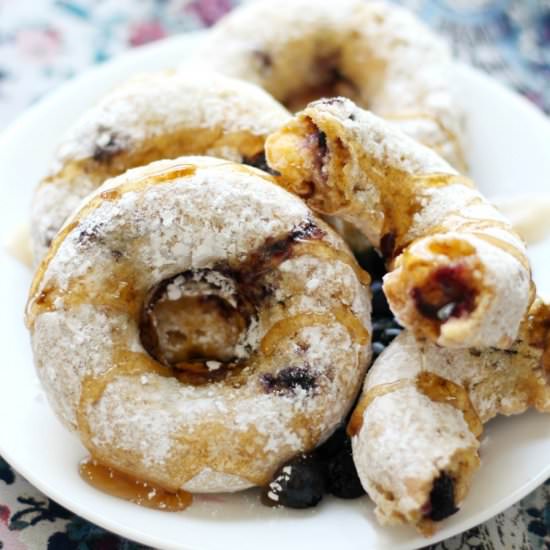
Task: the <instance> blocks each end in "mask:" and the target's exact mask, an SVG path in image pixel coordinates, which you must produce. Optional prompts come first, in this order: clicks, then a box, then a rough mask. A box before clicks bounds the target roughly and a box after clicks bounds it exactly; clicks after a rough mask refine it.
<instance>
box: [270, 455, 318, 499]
mask: <svg viewBox="0 0 550 550" xmlns="http://www.w3.org/2000/svg"><path fill="white" fill-rule="evenodd" d="M324 493H325V479H324V475H323V465H322V464H321V463H320V462H319V461H318V460H317V459H316V458H315V457H314V456H312V455H300V456H299V457H297V458H295V459H294V460H291V461H290V462H287V463H286V464H285V465H283V466H282V467H281V468H280V469H279V470H278V471H277V473H276V474H275V475H274V476H273V479H272V480H271V481H270V483H269V484H268V485H267V487H265V488H264V490H263V493H262V498H263V501H264V502H265V503H266V504H268V505H270V506H286V507H287V508H311V507H313V506H317V504H319V502H320V501H321V499H322V498H323V495H324Z"/></svg>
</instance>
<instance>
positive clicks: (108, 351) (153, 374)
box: [27, 157, 370, 492]
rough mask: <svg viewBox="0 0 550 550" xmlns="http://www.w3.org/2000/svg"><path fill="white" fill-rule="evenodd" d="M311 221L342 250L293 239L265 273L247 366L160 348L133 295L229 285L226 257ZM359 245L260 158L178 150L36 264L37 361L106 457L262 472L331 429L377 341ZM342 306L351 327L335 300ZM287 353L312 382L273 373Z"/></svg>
mask: <svg viewBox="0 0 550 550" xmlns="http://www.w3.org/2000/svg"><path fill="white" fill-rule="evenodd" d="M311 223H313V224H315V226H317V227H318V228H319V229H320V230H321V233H320V234H316V237H315V239H314V240H312V241H311V242H307V237H303V239H305V241H304V242H306V243H307V244H308V245H311V246H312V250H313V251H314V248H315V246H321V245H322V246H328V247H329V249H331V250H336V251H337V252H339V253H340V254H343V256H337V257H335V258H336V259H331V258H330V257H326V258H324V259H322V258H320V257H316V256H314V255H312V254H313V252H312V253H307V251H306V252H305V253H303V254H299V250H300V248H299V247H300V246H301V244H300V242H298V243H297V244H296V252H295V253H293V254H291V256H290V257H289V259H287V260H286V261H282V262H281V263H280V265H279V266H276V267H275V268H273V269H272V270H271V271H269V272H268V273H267V274H266V275H265V277H264V278H263V279H262V281H264V282H265V285H266V288H273V292H272V293H268V294H267V296H266V297H263V298H262V300H263V301H261V302H259V305H258V306H257V311H256V313H255V314H254V316H255V317H254V319H255V320H254V322H253V323H252V322H251V323H250V325H249V327H248V329H247V331H248V334H249V339H248V345H250V346H253V350H252V353H249V360H248V362H247V363H246V365H245V366H244V369H243V370H242V377H238V378H235V382H233V383H232V382H231V380H232V379H230V378H229V379H228V381H224V380H221V381H212V382H209V383H207V384H204V385H198V386H195V385H191V384H185V383H182V382H180V381H179V380H177V379H176V378H175V377H174V376H170V375H167V374H168V372H166V373H165V372H163V368H162V367H161V366H160V365H159V364H157V363H155V362H154V361H153V360H152V359H151V358H150V356H149V355H148V354H147V352H146V351H145V350H144V348H143V345H142V342H141V339H140V334H139V330H140V327H139V310H140V308H139V307H138V308H137V309H136V308H135V305H136V304H137V305H138V306H139V304H141V303H142V301H143V300H144V297H145V296H146V295H147V293H148V292H149V290H150V289H151V288H153V287H154V286H155V285H157V284H158V283H159V282H160V281H163V280H166V279H170V278H172V277H174V276H175V275H177V274H178V273H187V272H189V271H191V272H193V271H196V270H199V269H200V270H212V271H211V277H210V279H211V280H210V282H211V283H216V285H218V286H221V287H223V289H224V290H223V292H227V293H228V295H231V294H233V293H234V288H232V287H231V284H221V281H222V280H223V278H224V277H227V276H228V275H227V273H230V271H229V272H228V271H227V270H224V269H223V268H222V267H220V266H230V267H231V269H239V266H240V265H242V264H243V262H245V261H246V260H247V258H248V257H249V255H250V254H251V253H252V252H254V251H255V250H258V249H260V248H261V247H262V246H263V245H265V243H266V242H268V243H269V242H271V241H270V239H273V238H282V237H285V236H287V235H288V234H290V233H291V232H292V231H295V230H296V228H297V227H301V226H302V225H303V224H311ZM306 226H307V227H309V225H306ZM340 257H349V258H350V261H349V262H348V261H342V260H341V259H338V258H340ZM351 258H352V256H351V254H350V253H349V251H348V249H347V248H346V245H345V244H344V243H343V241H342V240H341V239H340V238H339V237H338V236H337V235H336V234H335V233H334V232H332V231H331V230H330V229H329V228H328V226H326V225H325V224H324V223H323V222H322V221H321V220H318V219H316V218H315V217H314V216H313V215H312V213H311V212H310V211H309V209H308V208H307V207H306V206H305V205H304V203H303V202H302V201H300V200H299V199H297V198H296V197H294V196H292V195H291V194H289V193H287V192H286V191H285V190H283V189H282V188H280V187H278V186H276V185H274V184H273V183H272V179H271V178H270V177H269V176H268V175H267V174H265V173H262V172H260V171H258V170H255V169H253V168H248V167H244V166H240V165H235V164H232V163H230V162H227V161H222V160H219V159H212V158H207V157H182V158H180V159H176V160H173V161H160V162H156V163H153V164H151V165H149V166H146V167H143V168H137V169H134V170H130V171H129V172H127V173H125V174H123V175H121V176H119V177H117V178H114V179H112V180H110V181H108V182H106V183H105V185H103V186H102V187H101V188H99V189H98V190H97V191H96V192H94V193H93V194H92V195H91V196H90V197H89V198H88V199H87V200H86V201H85V202H84V203H83V204H82V206H81V210H80V212H78V213H75V215H74V217H72V218H70V219H69V220H68V222H67V224H66V225H65V227H64V228H63V229H62V230H61V232H60V234H59V235H58V237H57V238H56V240H55V241H54V243H53V244H52V248H51V250H50V253H49V256H48V257H46V259H45V260H44V261H43V263H42V265H41V266H40V268H39V270H38V274H37V276H36V279H35V281H34V284H33V290H32V295H31V299H30V302H29V306H28V311H27V323H28V324H29V327H30V330H31V334H32V340H33V351H34V355H35V361H36V365H37V369H38V374H39V377H40V378H41V380H42V383H43V385H44V387H45V389H46V392H47V394H48V397H49V399H50V401H51V402H52V403H53V405H54V409H55V410H56V412H57V414H58V415H60V417H61V418H62V420H63V421H64V423H65V424H66V425H68V426H69V427H70V428H72V429H73V430H76V431H77V432H78V433H79V435H80V437H81V438H82V440H83V442H84V444H85V445H86V446H87V447H88V449H89V450H90V451H91V452H92V454H93V455H94V456H95V457H96V458H97V459H98V460H99V461H100V462H104V463H106V464H108V465H110V466H112V467H114V468H118V469H120V470H123V471H127V472H132V474H133V475H137V476H138V477H142V478H144V479H147V480H150V481H153V482H156V483H160V484H161V485H163V486H165V487H167V488H169V489H176V488H182V487H186V488H193V490H195V491H197V492H201V491H212V490H216V491H219V490H224V491H232V490H240V489H242V488H245V487H247V486H249V485H254V484H261V483H265V482H266V481H267V480H268V479H269V476H270V475H271V474H272V473H273V471H274V470H275V469H276V467H278V465H279V464H280V463H281V462H284V461H285V460H287V459H289V458H290V457H292V456H294V455H295V454H296V453H299V452H303V451H306V450H308V449H310V448H312V447H314V446H315V445H316V444H317V443H318V442H319V441H321V440H322V439H323V438H325V437H326V436H327V435H328V434H329V433H330V432H331V431H332V430H333V429H334V427H335V426H336V425H337V424H338V423H339V422H341V420H342V418H343V416H344V415H345V414H346V413H347V411H348V409H349V407H350V406H351V403H352V401H353V399H354V397H355V395H356V393H357V391H358V388H359V385H360V383H361V379H362V375H363V373H364V370H365V367H366V364H367V361H368V358H369V346H368V340H365V339H361V338H359V339H358V337H357V334H356V332H357V330H358V329H357V326H356V325H358V326H360V327H361V330H362V331H368V330H370V296H369V291H368V288H365V287H364V286H363V285H362V284H361V283H360V282H359V280H358V279H357V277H356V276H355V273H354V269H353V268H352V265H353V261H352V259H351ZM218 270H221V271H219V273H222V274H223V277H222V276H217V275H216V273H217V272H218ZM176 279H177V278H176ZM205 280H206V279H205ZM205 280H202V279H201V284H206V282H205ZM237 280H238V278H237V279H235V281H237ZM311 280H315V281H316V282H317V284H314V285H311V284H310V283H311ZM178 284H179V283H178ZM193 285H194V286H193V291H196V290H197V288H198V287H197V282H196V281H193ZM176 290H177V288H176V287H174V288H171V291H172V292H176ZM126 298H127V299H128V301H127V302H126V301H125V300H126ZM132 308H134V309H132ZM342 308H345V309H346V311H348V312H349V315H350V317H351V318H353V319H355V321H354V323H356V325H354V324H353V323H352V326H353V327H355V328H354V329H353V330H352V329H351V328H350V327H349V326H348V325H347V324H346V323H347V321H346V320H345V319H346V317H344V321H342V320H338V319H340V318H339V317H337V316H335V313H334V312H335V311H340V310H342ZM308 315H317V316H318V317H319V319H321V320H322V322H315V323H312V322H306V323H305V324H303V325H297V328H296V330H295V331H291V332H289V333H288V334H286V333H283V336H282V339H280V340H279V339H275V341H274V343H273V345H274V346H275V350H276V352H275V353H269V352H266V351H265V350H264V351H261V349H263V348H261V346H260V343H261V342H262V341H263V338H264V336H266V334H269V333H270V331H271V329H273V327H274V326H276V325H277V323H279V322H281V321H285V320H286V319H293V318H299V316H306V320H308V319H309V317H307V316H308ZM271 332H272V331H271ZM365 334H366V332H365ZM52 342H55V346H52ZM260 348H261V349H260ZM90 353H93V356H92V355H88V354H90ZM285 369H286V371H285ZM288 369H298V371H299V373H300V374H302V373H306V374H305V376H306V382H307V381H308V380H310V382H308V383H307V384H306V383H301V382H300V380H301V379H300V378H298V379H297V380H298V381H297V382H292V379H290V382H288V380H287V379H285V378H281V380H283V382H284V383H283V382H280V381H278V380H279V379H278V378H277V377H278V376H279V377H280V376H284V373H283V375H281V372H283V371H285V372H287V373H288V372H291V374H292V371H289V370H288ZM215 370H218V369H215ZM285 384H286V385H285Z"/></svg>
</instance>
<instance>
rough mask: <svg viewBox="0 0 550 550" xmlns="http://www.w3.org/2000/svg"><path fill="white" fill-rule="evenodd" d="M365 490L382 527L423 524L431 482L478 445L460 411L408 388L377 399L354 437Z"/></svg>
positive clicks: (359, 472)
mask: <svg viewBox="0 0 550 550" xmlns="http://www.w3.org/2000/svg"><path fill="white" fill-rule="evenodd" d="M352 446H353V458H354V461H355V465H356V467H357V472H358V474H359V478H360V479H361V483H362V484H363V487H364V488H365V490H366V491H367V493H368V495H369V496H370V498H371V499H372V500H373V501H374V503H375V505H376V508H375V513H376V517H377V519H378V520H379V521H380V523H382V524H396V523H404V522H405V523H412V524H416V523H418V522H419V521H421V518H422V510H423V509H424V508H425V506H426V504H427V502H428V499H429V494H430V491H431V488H432V486H433V482H434V480H435V479H437V478H438V477H439V475H440V473H441V472H444V471H445V470H446V469H447V468H449V467H450V466H451V465H452V463H453V461H454V460H455V459H454V457H455V455H456V454H457V453H459V452H467V453H473V454H474V455H475V454H476V452H477V449H478V448H479V442H478V441H477V439H476V437H475V436H474V435H473V434H472V433H471V432H470V430H469V428H468V425H467V424H466V422H465V421H464V418H463V416H462V413H461V412H460V411H458V410H457V409H455V408H454V407H452V406H450V405H446V404H444V403H435V402H433V401H431V400H430V399H429V398H428V397H426V396H425V395H423V394H421V393H420V392H418V390H417V389H416V388H414V387H412V386H411V387H406V388H403V389H400V390H396V391H394V392H392V393H389V394H386V395H383V396H381V397H378V398H376V399H375V400H374V401H373V403H372V404H371V405H370V406H369V407H368V409H367V412H366V413H365V417H364V421H363V426H362V428H361V431H360V432H359V434H358V435H357V436H355V437H354V438H353V439H352Z"/></svg>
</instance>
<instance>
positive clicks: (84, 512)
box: [0, 31, 550, 550]
mask: <svg viewBox="0 0 550 550" xmlns="http://www.w3.org/2000/svg"><path fill="white" fill-rule="evenodd" d="M203 33H204V31H190V32H186V33H184V34H181V35H176V36H172V37H168V38H165V39H162V40H159V41H158V42H155V43H153V44H149V45H145V46H142V47H140V48H137V49H135V50H130V51H127V52H124V53H122V54H120V55H118V56H116V57H115V58H113V59H111V60H109V61H107V62H105V63H103V64H101V65H98V66H92V67H90V68H88V69H86V70H84V71H83V72H82V73H81V74H79V75H77V76H75V77H74V78H72V79H70V80H69V81H66V82H65V83H63V84H61V85H60V86H59V87H58V88H56V89H54V90H52V91H50V92H49V93H48V94H46V95H45V96H44V97H43V98H42V99H40V100H39V101H38V102H37V103H35V104H33V105H32V106H31V107H29V108H28V109H27V110H25V111H24V112H23V113H22V114H21V115H20V116H18V117H17V118H16V119H15V120H13V121H12V122H11V123H10V124H8V125H7V127H6V128H4V129H3V130H1V131H0V149H1V148H2V146H3V145H4V143H7V142H8V141H10V140H11V139H18V135H20V134H21V133H23V134H24V133H25V132H26V131H28V129H29V128H30V127H32V126H33V122H34V119H35V118H37V117H38V116H39V115H40V113H41V112H42V111H44V110H45V109H48V108H49V106H50V105H55V104H58V103H59V102H60V101H62V99H63V98H64V97H70V96H71V95H73V94H74V93H75V91H76V90H77V89H79V88H81V87H82V86H84V85H85V84H86V83H87V82H92V81H96V80H101V79H102V78H107V77H108V75H109V74H110V73H111V72H114V71H116V67H117V66H119V65H120V66H127V65H129V64H131V63H134V64H135V65H136V66H137V67H136V72H140V71H144V70H148V69H142V68H140V67H139V66H140V65H143V64H144V60H145V59H149V58H152V57H154V56H158V55H162V52H163V51H175V50H177V49H179V48H184V47H185V46H186V45H188V44H192V43H194V42H195V41H196V40H198V39H200V36H201V35H202V34H203ZM455 65H456V72H457V74H458V76H459V79H460V80H462V79H463V78H465V80H466V81H467V80H469V79H472V80H478V81H482V82H483V85H484V86H487V87H490V88H491V89H492V91H494V93H495V94H499V95H501V96H506V101H508V102H514V103H515V104H516V105H517V108H518V110H521V111H522V113H523V114H524V116H528V117H531V118H537V119H539V121H538V122H537V123H538V124H540V123H541V122H542V123H543V124H544V125H545V126H546V127H547V129H548V135H549V138H550V121H549V120H548V118H547V117H546V115H545V114H544V113H543V112H542V111H541V110H539V109H538V108H537V107H536V106H535V105H534V104H533V103H531V102H530V101H529V100H527V99H526V98H525V97H523V96H521V95H519V94H518V93H516V92H514V91H513V90H511V89H508V88H507V87H505V86H504V85H503V84H501V83H500V82H498V81H497V80H495V79H494V78H492V77H490V76H489V75H487V74H485V73H483V72H481V71H480V70H478V69H475V68H473V67H471V66H468V65H465V64H463V63H460V62H458V63H456V64H455ZM48 406H49V405H48ZM52 414H53V412H52ZM56 421H59V420H58V419H57V418H56ZM0 454H1V455H2V457H3V458H4V459H5V460H6V462H8V463H9V464H10V465H12V464H14V466H13V467H14V469H15V470H16V471H17V472H18V473H19V474H21V475H22V476H23V477H24V478H25V479H26V480H28V481H29V482H30V483H31V484H32V485H33V486H34V487H35V488H37V489H38V490H39V491H41V492H42V493H44V494H45V495H46V496H48V497H49V498H52V499H53V500H55V501H56V502H58V503H59V504H61V505H62V506H64V507H66V508H67V509H68V510H70V511H72V512H73V513H75V514H77V515H79V516H81V517H83V518H85V519H86V520H88V521H90V522H92V523H95V524H97V525H99V526H101V527H103V528H104V529H107V530H109V531H111V532H113V533H116V534H118V535H120V536H123V537H125V538H127V539H130V540H133V541H136V542H139V543H142V544H146V545H149V546H153V547H155V548H157V547H162V548H169V549H172V548H178V549H181V550H214V549H216V550H217V549H218V548H219V547H218V546H211V545H210V544H208V541H206V540H205V544H204V545H202V546H200V547H197V546H187V545H186V544H185V542H182V543H178V545H177V546H174V545H172V544H171V543H166V542H163V541H159V539H158V538H157V537H156V536H152V535H149V534H148V533H147V532H146V531H141V530H139V529H137V528H136V526H127V525H125V524H123V523H120V522H118V521H117V520H116V519H113V518H109V517H106V516H101V514H100V513H97V514H96V513H95V511H94V510H92V509H90V510H88V509H86V508H85V507H84V508H82V507H81V505H80V504H79V503H75V502H74V501H72V500H71V499H70V497H65V495H64V494H63V492H62V491H57V490H56V488H54V487H51V486H50V485H48V484H47V483H46V482H43V481H42V476H40V475H39V474H36V473H35V471H34V470H30V471H29V470H28V469H27V468H26V467H25V465H24V464H23V467H20V466H19V464H18V461H17V460H12V456H11V453H10V450H9V446H8V445H5V444H4V443H3V442H2V440H0ZM549 476H550V463H549V464H548V465H547V467H546V468H544V469H543V470H541V471H540V472H539V473H538V474H537V475H536V476H534V477H533V478H532V479H531V480H530V481H528V482H527V483H525V484H523V485H522V486H521V487H519V488H518V489H516V490H515V491H514V492H512V493H511V494H510V495H508V496H507V497H506V498H503V499H501V500H500V501H497V502H496V503H494V504H493V505H492V506H489V507H487V508H485V509H484V510H482V511H480V512H479V513H477V514H475V516H474V517H475V519H473V520H472V518H470V521H468V520H466V519H465V520H464V521H461V522H459V523H458V524H457V525H456V526H455V527H453V528H451V531H452V532H451V533H450V534H449V533H445V535H443V536H440V535H439V534H438V533H436V535H435V536H433V537H431V538H429V539H426V541H425V543H426V544H435V543H437V542H440V541H441V540H445V539H447V538H448V537H452V536H455V535H457V534H460V533H462V532H464V531H466V530H468V529H470V528H472V527H475V526H476V525H479V524H481V523H484V522H485V521H487V520H489V519H490V518H492V517H494V516H495V515H497V514H498V513H500V512H502V511H504V510H506V509H507V508H509V507H510V506H512V505H513V504H515V503H516V502H518V501H519V500H520V499H521V498H523V497H524V496H526V495H527V494H528V493H530V492H531V491H532V490H534V489H535V488H536V487H538V486H539V485H541V484H542V483H543V482H544V481H545V480H546V479H547V478H548V477H549ZM159 545H160V546H159ZM400 547H401V546H400ZM403 548H411V549H413V548H419V546H416V545H415V546H403Z"/></svg>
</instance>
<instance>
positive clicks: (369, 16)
mask: <svg viewBox="0 0 550 550" xmlns="http://www.w3.org/2000/svg"><path fill="white" fill-rule="evenodd" d="M193 58H194V62H195V63H196V64H197V65H198V66H200V67H210V68H213V69H215V70H217V71H219V72H222V73H224V74H227V75H230V76H233V77H237V78H242V79H244V80H248V81H250V82H254V83H255V84H258V85H259V86H261V87H262V88H264V89H265V90H267V91H268V92H269V93H271V94H272V95H273V96H274V97H275V98H276V99H277V100H279V101H281V102H282V103H283V104H285V105H286V106H287V107H288V108H289V109H291V110H293V111H296V110H298V109H301V108H303V107H304V106H305V105H306V104H307V103H308V102H309V101H312V100H314V99H318V98H320V97H331V96H335V95H342V96H346V97H349V98H350V99H353V100H354V101H355V102H357V103H358V104H359V105H361V106H362V107H365V108H368V109H370V110H371V111H373V112H374V113H376V114H378V115H379V116H381V117H384V118H386V119H387V120H390V121H392V123H393V124H394V125H396V126H398V127H399V128H401V129H402V130H403V131H405V132H406V133H408V134H409V135H410V136H411V137H413V138H414V139H417V140H419V141H421V142H422V143H424V144H426V145H427V146H429V147H431V148H433V149H435V150H436V151H438V153H439V154H440V155H441V156H443V157H444V158H446V159H447V160H448V161H449V162H450V163H451V164H453V165H454V166H456V167H457V168H458V169H460V170H464V169H465V160H464V155H463V152H462V146H461V141H462V139H463V136H462V126H463V118H464V117H463V112H462V109H461V108H460V106H459V104H458V102H457V101H456V99H455V98H454V97H453V85H452V82H453V75H452V70H453V66H452V61H451V56H450V54H449V51H448V48H447V47H446V45H445V44H444V43H443V41H442V40H441V39H440V38H439V37H438V36H436V35H435V34H434V33H433V32H432V31H431V30H430V29H429V28H428V27H427V26H426V25H424V24H423V23H422V22H421V21H420V20H419V19H417V18H416V17H415V16H414V15H413V14H412V13H410V12H408V11H406V10H404V9H403V8H400V7H398V6H395V5H394V4H390V3H385V2H379V1H370V2H366V1H364V0H339V1H338V2H334V1H333V0H282V1H281V0H277V1H275V0H263V1H258V2H250V3H249V4H246V5H243V6H241V7H239V8H237V9H235V10H233V11H232V12H231V13H230V14H228V15H227V16H226V17H224V18H223V19H222V20H220V22H218V23H217V24H216V25H215V26H214V27H213V29H212V30H210V31H209V32H208V34H207V36H206V37H205V39H204V42H203V45H202V47H200V46H199V47H198V48H197V50H196V52H195V54H194V56H193ZM192 61H193V59H192Z"/></svg>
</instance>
